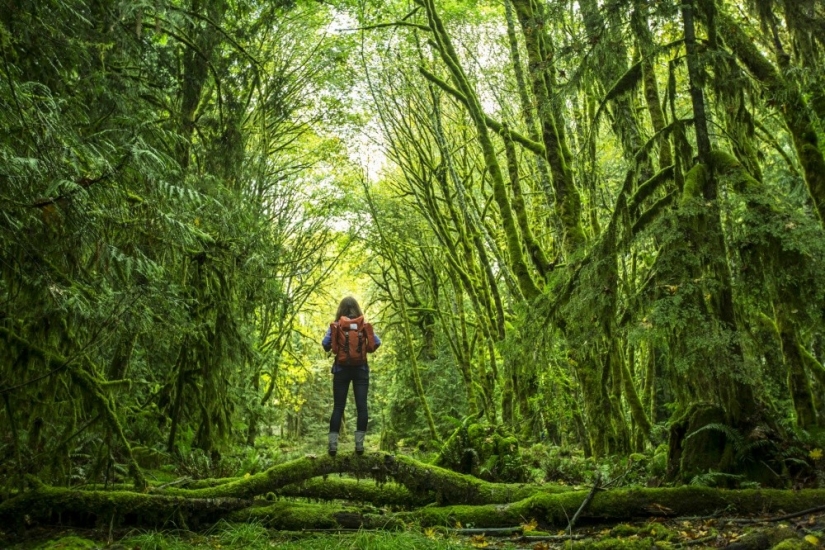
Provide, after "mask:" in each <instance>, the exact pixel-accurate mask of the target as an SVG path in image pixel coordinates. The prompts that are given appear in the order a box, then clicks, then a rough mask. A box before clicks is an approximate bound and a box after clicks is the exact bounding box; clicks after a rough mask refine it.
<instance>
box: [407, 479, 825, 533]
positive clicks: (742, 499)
mask: <svg viewBox="0 0 825 550" xmlns="http://www.w3.org/2000/svg"><path fill="white" fill-rule="evenodd" d="M587 495H588V491H575V492H569V493H558V494H536V495H534V496H532V497H528V498H526V499H524V500H521V501H519V502H514V503H511V504H504V505H489V504H488V505H482V506H460V505H457V506H444V507H427V508H421V509H419V510H416V511H414V512H404V513H399V514H397V516H398V517H399V518H401V519H402V520H404V521H411V520H415V521H418V522H420V523H421V524H422V525H428V526H429V525H454V524H455V522H461V523H462V524H473V525H478V526H484V527H505V526H512V525H519V524H520V523H522V522H524V521H529V520H531V519H535V520H537V521H538V522H539V524H541V525H544V526H546V527H558V528H564V527H566V526H567V524H568V518H569V517H571V515H572V514H573V513H575V511H576V510H577V509H578V508H579V507H580V506H581V504H582V502H584V500H585V499H586V498H587ZM823 501H825V489H808V490H802V491H784V490H779V489H741V490H727V489H713V488H709V487H688V486H685V487H673V488H659V489H613V490H610V491H601V492H598V493H597V494H596V495H595V496H594V497H593V500H592V501H591V502H590V505H589V506H588V507H587V509H586V511H584V512H582V514H581V515H580V516H579V522H580V523H593V522H616V521H623V520H629V519H632V518H643V517H651V516H654V517H680V516H689V515H704V514H707V513H713V512H716V511H720V510H725V511H730V512H735V513H738V514H760V513H772V512H777V511H780V510H781V511H783V512H791V511H798V510H805V509H807V508H811V507H813V506H816V505H818V504H821V503H822V502H823Z"/></svg>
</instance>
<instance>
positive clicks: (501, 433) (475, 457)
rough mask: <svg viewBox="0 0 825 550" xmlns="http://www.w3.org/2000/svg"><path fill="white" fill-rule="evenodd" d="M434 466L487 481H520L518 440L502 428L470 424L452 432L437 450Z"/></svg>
mask: <svg viewBox="0 0 825 550" xmlns="http://www.w3.org/2000/svg"><path fill="white" fill-rule="evenodd" d="M436 465H438V466H441V467H443V468H449V469H450V470H453V471H456V472H461V473H463V474H471V475H473V476H476V477H479V478H482V479H485V480H488V481H504V482H517V481H524V480H525V479H526V476H527V469H526V468H525V467H524V465H523V464H522V460H521V452H520V450H519V444H518V440H517V439H516V438H515V437H514V436H513V435H512V434H510V433H509V432H507V431H506V430H505V428H503V427H501V426H491V425H487V424H470V425H469V426H460V427H459V428H458V429H456V430H455V431H454V432H453V433H452V434H451V435H450V437H449V438H448V439H447V442H446V443H445V444H444V446H443V447H442V449H441V453H440V454H439V456H438V458H437V460H436Z"/></svg>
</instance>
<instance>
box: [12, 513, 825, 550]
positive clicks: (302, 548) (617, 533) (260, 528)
mask: <svg viewBox="0 0 825 550" xmlns="http://www.w3.org/2000/svg"><path fill="white" fill-rule="evenodd" d="M456 527H459V526H456ZM461 527H468V526H467V525H464V526H461ZM532 527H533V526H530V525H529V524H526V525H523V526H522V528H523V529H524V531H523V532H522V533H520V534H515V535H508V536H502V537H494V536H490V534H487V535H486V536H485V535H484V534H472V535H459V534H457V533H456V532H455V531H454V530H450V529H446V528H421V527H418V526H414V525H408V526H406V527H405V528H404V529H403V530H397V531H369V530H352V531H346V530H344V531H332V532H308V531H278V530H273V529H267V528H266V527H265V526H264V525H262V524H261V523H259V522H254V521H253V522H250V523H241V524H237V523H236V524H232V523H227V522H219V523H218V524H216V525H215V526H214V527H212V528H211V529H210V530H208V531H205V532H202V533H193V532H189V531H168V530H167V531H156V530H129V531H125V530H124V531H115V532H114V533H112V534H111V536H110V535H109V533H108V532H107V531H106V530H105V529H104V530H85V531H81V530H76V531H69V530H59V529H52V530H41V531H36V532H30V533H28V535H27V538H26V540H22V541H17V542H15V543H13V544H12V543H9V542H8V541H6V542H4V540H3V539H2V533H0V547H2V548H9V549H12V550H47V549H48V550H58V549H61V550H81V549H83V550H85V549H92V548H100V549H111V550H207V549H250V550H262V549H267V548H279V549H284V550H322V549H323V550H326V549H330V550H337V549H342V550H343V549H348V550H350V549H352V550H407V549H416V550H464V549H471V548H488V549H497V550H528V549H530V550H550V549H569V550H608V549H618V550H636V549H639V550H650V549H657V548H658V549H677V548H686V547H690V548H697V549H703V548H722V547H725V546H727V545H729V544H730V543H732V542H734V541H740V542H741V541H743V540H746V539H747V538H749V537H751V538H752V537H753V535H754V534H755V533H757V532H760V533H763V534H766V535H767V538H768V539H769V540H771V541H773V542H772V546H770V547H771V548H773V549H774V550H788V549H793V550H796V549H799V550H803V549H804V550H813V549H816V548H825V546H823V544H822V543H823V542H825V532H823V531H824V530H825V514H819V515H811V516H805V517H801V518H798V519H794V520H791V521H788V522H782V523H773V524H763V525H754V526H743V525H741V524H739V523H735V522H730V521H728V520H727V519H725V518H719V519H701V520H693V519H682V520H668V521H664V520H662V521H640V522H634V523H621V524H618V525H612V526H610V525H604V526H599V525H590V526H586V527H583V528H581V529H576V531H575V533H576V535H577V536H578V537H584V538H580V539H577V540H575V541H571V540H569V539H567V540H565V539H564V538H562V539H561V540H560V538H559V537H563V535H564V534H565V533H564V532H563V531H557V532H552V533H548V532H541V531H537V530H533V528H532ZM548 536H550V537H552V536H555V538H554V540H547V537H548ZM542 538H544V540H542Z"/></svg>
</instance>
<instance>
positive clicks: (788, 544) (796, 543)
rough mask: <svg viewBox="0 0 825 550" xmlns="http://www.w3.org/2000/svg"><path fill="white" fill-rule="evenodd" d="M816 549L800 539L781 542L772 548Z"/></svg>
mask: <svg viewBox="0 0 825 550" xmlns="http://www.w3.org/2000/svg"><path fill="white" fill-rule="evenodd" d="M814 548H817V547H816V546H814V545H813V544H809V543H807V542H805V541H804V540H801V539H788V540H783V541H782V542H780V543H779V544H777V545H776V546H774V547H773V550H812V549H814Z"/></svg>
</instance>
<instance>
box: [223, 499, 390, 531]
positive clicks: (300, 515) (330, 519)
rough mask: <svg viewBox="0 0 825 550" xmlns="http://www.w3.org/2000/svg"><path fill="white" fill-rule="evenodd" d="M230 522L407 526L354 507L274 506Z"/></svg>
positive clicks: (297, 527)
mask: <svg viewBox="0 0 825 550" xmlns="http://www.w3.org/2000/svg"><path fill="white" fill-rule="evenodd" d="M226 519H227V521H230V522H249V521H255V522H258V523H260V524H262V525H264V526H266V527H269V528H271V529H281V530H287V531H301V530H303V529H390V530H392V529H401V528H403V527H404V524H403V523H402V522H401V521H400V520H399V519H398V518H396V517H395V516H394V515H393V514H381V513H379V511H378V510H364V509H359V508H354V507H351V506H341V505H330V504H307V503H300V502H275V503H272V504H269V505H266V506H253V507H251V508H247V509H245V510H238V511H236V512H233V513H231V514H229V515H228V516H227V518H226Z"/></svg>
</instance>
